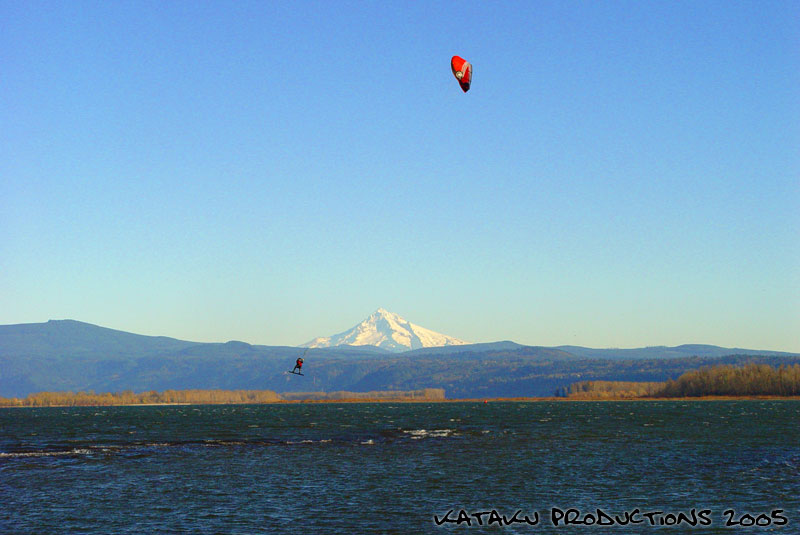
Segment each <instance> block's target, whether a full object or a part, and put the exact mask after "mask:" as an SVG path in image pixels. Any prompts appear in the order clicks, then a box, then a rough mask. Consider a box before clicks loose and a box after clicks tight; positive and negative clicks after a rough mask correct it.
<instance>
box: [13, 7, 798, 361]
mask: <svg viewBox="0 0 800 535" xmlns="http://www.w3.org/2000/svg"><path fill="white" fill-rule="evenodd" d="M455 54H458V55H460V56H462V57H464V58H465V59H467V60H468V61H470V62H471V63H472V64H473V65H474V80H473V84H472V89H471V90H470V91H469V93H467V94H464V93H462V92H461V90H460V89H459V87H458V84H457V82H456V80H455V78H454V77H453V75H452V74H451V72H450V57H451V56H453V55H455ZM378 307H384V308H386V309H388V310H390V311H392V312H396V313H398V314H400V315H401V316H404V317H405V318H406V319H408V320H409V321H412V322H414V323H417V324H419V325H422V326H423V327H427V328H429V329H433V330H435V331H439V332H442V333H445V334H448V335H451V336H456V337H459V338H462V339H465V340H469V341H473V342H490V341H496V340H514V341H516V342H519V343H524V344H531V345H547V346H551V345H561V344H577V345H585V346H591V347H636V346H644V345H677V344H683V343H709V344H717V345H723V346H728V347H746V348H756V349H775V350H786V351H798V352H800V3H798V2H796V1H786V2H779V1H778V2H768V1H753V2H741V1H732V0H724V1H718V2H716V1H714V2H710V1H697V2H656V1H639V0H636V1H630V2H627V1H602V2H562V1H551V2H550V1H548V2H545V1H528V0H525V1H520V2H486V1H476V2H452V3H451V2H427V1H426V2H410V1H409V2H394V1H380V2H378V1H370V2H345V1H343V2H328V1H320V2H303V1H291V2H289V1H286V2H282V1H258V2H246V1H238V0H237V1H235V2H234V1H225V2H190V1H176V2H163V1H161V0H158V1H153V2H145V1H135V2H129V1H114V2H106V1H102V2H87V1H63V2H48V1H36V2H20V1H16V0H0V324H12V323H30V322H43V321H47V320H48V319H67V318H69V319H76V320H80V321H86V322H89V323H95V324H98V325H102V326H105V327H111V328H115V329H121V330H126V331H131V332H136V333H141V334H151V335H165V336H172V337H176V338H181V339H186V340H196V341H227V340H232V339H236V340H243V341H246V342H250V343H255V344H267V345H298V344H301V343H303V342H306V341H308V340H310V339H312V338H314V337H316V336H327V335H331V334H334V333H338V332H341V331H344V330H346V329H348V328H350V327H352V326H353V325H355V324H356V323H358V322H360V321H361V320H362V319H364V318H365V317H366V316H368V315H369V314H370V313H372V312H373V311H374V310H375V309H377V308H378Z"/></svg>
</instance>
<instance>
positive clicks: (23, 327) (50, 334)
mask: <svg viewBox="0 0 800 535" xmlns="http://www.w3.org/2000/svg"><path fill="white" fill-rule="evenodd" d="M193 345H196V342H187V341H184V340H177V339H175V338H168V337H166V336H146V335H142V334H133V333H129V332H125V331H118V330H115V329H109V328H107V327H99V326H97V325H92V324H91V323H84V322H82V321H75V320H50V321H48V322H46V323H22V324H17V325H0V355H2V356H47V357H79V356H103V357H141V356H146V355H158V354H163V353H170V352H174V351H181V350H182V349H185V348H187V347H191V346H193Z"/></svg>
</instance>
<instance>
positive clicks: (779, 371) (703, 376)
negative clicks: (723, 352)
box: [655, 364, 800, 397]
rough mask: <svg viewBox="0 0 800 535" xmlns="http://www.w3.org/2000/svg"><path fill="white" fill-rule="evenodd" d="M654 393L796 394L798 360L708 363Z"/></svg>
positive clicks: (799, 384)
mask: <svg viewBox="0 0 800 535" xmlns="http://www.w3.org/2000/svg"><path fill="white" fill-rule="evenodd" d="M655 395H656V396H657V397H693V396H800V364H794V365H792V366H778V367H777V368H775V367H772V366H768V365H766V364H749V365H747V366H742V367H736V366H712V367H710V368H701V369H699V370H694V371H689V372H686V373H684V374H683V375H681V376H680V377H678V379H676V380H674V381H672V380H670V381H667V382H666V383H665V384H664V387H663V388H662V389H661V390H660V391H658V392H656V394H655Z"/></svg>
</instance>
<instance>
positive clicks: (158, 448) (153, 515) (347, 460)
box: [0, 401, 800, 534]
mask: <svg viewBox="0 0 800 535" xmlns="http://www.w3.org/2000/svg"><path fill="white" fill-rule="evenodd" d="M554 508H556V509H560V510H562V511H565V510H567V509H569V508H574V509H576V510H578V511H580V512H581V515H582V518H583V519H584V520H587V521H591V519H592V518H593V519H595V520H596V519H597V518H600V517H599V516H598V513H597V509H598V508H599V509H601V510H602V511H603V512H604V513H606V514H608V515H609V516H610V517H614V516H616V517H617V518H618V519H619V521H622V520H624V519H625V513H626V512H627V513H634V512H635V511H636V510H637V509H638V513H636V514H633V516H632V517H631V518H632V519H634V520H636V519H638V520H641V521H642V522H641V523H639V524H636V525H635V526H634V527H631V526H630V525H629V526H627V527H605V526H604V527H602V528H598V527H597V526H596V525H595V526H588V527H587V526H575V527H567V528H556V527H554V525H553V516H552V514H553V509H554ZM692 509H694V510H695V514H696V515H697V514H699V515H700V518H701V519H702V518H707V519H708V520H709V521H710V522H711V525H710V526H708V525H706V526H703V525H702V523H699V526H698V527H696V528H695V529H691V528H690V527H689V524H687V523H686V521H683V520H681V522H680V523H679V525H678V526H672V527H659V526H658V525H656V526H651V525H650V519H651V518H652V519H653V521H654V522H655V523H656V524H659V523H660V522H662V521H664V522H667V523H672V522H673V520H675V519H676V518H677V517H678V515H679V513H684V514H686V515H687V516H690V514H691V511H692ZM729 509H730V510H733V511H735V512H736V513H735V516H734V519H736V520H741V519H742V518H743V517H744V522H745V523H748V522H749V520H748V517H747V516H745V515H748V514H749V515H752V518H753V519H756V518H758V515H759V514H761V513H765V515H766V516H762V517H761V518H760V520H759V522H760V523H765V522H766V521H767V520H766V519H767V518H768V517H769V521H770V526H769V527H768V528H757V527H752V528H743V527H741V526H740V527H734V528H726V527H725V526H724V524H725V522H726V520H728V518H729V516H730V515H731V513H728V514H727V515H726V513H725V511H726V510H729ZM492 510H494V511H496V514H495V515H491V511H492ZM777 510H782V511H783V512H782V513H775V511H777ZM656 511H661V512H662V513H660V514H651V515H650V516H645V515H646V514H647V513H654V512H656ZM703 511H706V512H703ZM448 512H449V514H448ZM517 512H519V514H518V516H517V517H516V519H517V520H518V521H517V522H510V521H511V519H512V517H513V515H514V514H515V513H517ZM480 513H486V514H483V515H481V514H480ZM535 513H538V514H539V517H538V523H537V524H536V525H528V524H525V523H523V521H522V519H523V517H525V516H527V517H528V518H529V520H531V521H533V520H534V518H535V517H534V514H535ZM556 514H558V513H557V512H556ZM587 514H589V515H591V518H589V517H587V516H586V515H587ZM637 514H638V516H637ZM459 515H461V516H459ZM502 515H505V516H506V520H508V521H509V522H507V523H501V522H500V517H501V516H502ZM669 515H673V516H671V517H670V516H669ZM704 515H705V516H704ZM770 515H772V516H771V517H770ZM444 518H448V519H450V520H458V519H459V518H460V519H461V522H460V523H457V522H444V523H443V524H442V525H441V526H437V525H436V522H435V520H437V519H438V520H440V521H441V520H443V519H444ZM466 518H469V519H470V524H471V525H467V522H466ZM478 519H480V520H481V521H482V522H483V526H480V525H479V522H478ZM664 519H666V520H664ZM781 519H784V520H781ZM490 521H491V526H489V522H490ZM784 521H785V522H787V524H786V525H782V526H781V525H776V524H782V523H783V522H784ZM689 531H691V532H692V533H731V532H739V531H741V532H752V533H763V532H765V531H770V532H771V531H775V532H778V533H800V402H797V401H741V402H739V401H724V402H620V403H613V402H599V403H592V402H576V403H489V404H482V403H432V404H366V403H365V404H298V405H228V406H208V405H204V406H172V407H114V408H41V409H0V533H4V534H28V533H30V534H34V533H37V534H38V533H81V534H109V533H113V534H116V533H137V534H138V533H226V534H227V533H230V534H244V533H325V534H350V533H422V534H425V533H434V534H435V533H441V534H451V533H484V532H486V533H555V532H558V533H564V532H567V533H608V532H620V533H651V532H653V533H655V532H658V533H664V532H669V533H685V532H689Z"/></svg>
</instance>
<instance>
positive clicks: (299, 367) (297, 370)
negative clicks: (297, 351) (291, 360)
mask: <svg viewBox="0 0 800 535" xmlns="http://www.w3.org/2000/svg"><path fill="white" fill-rule="evenodd" d="M302 371H303V357H298V358H297V362H295V364H294V369H293V370H292V373H300V372H302Z"/></svg>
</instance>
